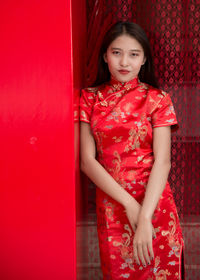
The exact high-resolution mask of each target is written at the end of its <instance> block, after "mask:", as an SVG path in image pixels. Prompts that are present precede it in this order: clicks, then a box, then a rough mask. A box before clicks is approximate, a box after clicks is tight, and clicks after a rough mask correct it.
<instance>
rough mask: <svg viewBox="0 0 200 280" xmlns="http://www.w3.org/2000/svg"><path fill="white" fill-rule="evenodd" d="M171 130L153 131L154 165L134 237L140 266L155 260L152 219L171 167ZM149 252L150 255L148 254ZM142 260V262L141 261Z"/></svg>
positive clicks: (135, 254) (158, 129) (136, 256)
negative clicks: (152, 259)
mask: <svg viewBox="0 0 200 280" xmlns="http://www.w3.org/2000/svg"><path fill="white" fill-rule="evenodd" d="M170 151H171V128H170V126H166V127H156V128H154V129H153V153H154V159H155V160H154V164H153V167H152V170H151V174H150V176H149V180H148V184H147V189H146V193H145V198H144V200H143V204H142V207H141V211H140V214H139V217H138V227H137V230H136V233H135V237H134V242H133V244H134V249H135V250H134V257H135V259H136V262H137V263H138V264H139V263H140V260H141V262H142V264H143V265H146V262H147V263H150V258H153V248H152V235H151V227H150V225H151V219H152V216H153V213H154V210H155V208H156V206H157V204H158V201H159V199H160V196H161V194H162V192H163V190H164V188H165V185H166V181H167V178H168V174H169V171H170V167H171V163H170V162H171V160H170V154H171V153H170ZM148 251H149V253H148ZM139 259H140V260H139Z"/></svg>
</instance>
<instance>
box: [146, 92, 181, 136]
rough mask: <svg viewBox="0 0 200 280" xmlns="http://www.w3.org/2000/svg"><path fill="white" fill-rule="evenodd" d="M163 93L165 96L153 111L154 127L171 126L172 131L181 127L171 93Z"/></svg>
mask: <svg viewBox="0 0 200 280" xmlns="http://www.w3.org/2000/svg"><path fill="white" fill-rule="evenodd" d="M162 93H163V94H164V95H163V97H162V98H161V99H160V101H159V102H158V103H157V106H156V108H155V110H153V112H152V116H151V120H152V127H153V128H155V127H160V126H171V128H172V132H174V131H176V130H177V129H178V128H179V125H178V122H177V118H176V113H175V110H174V106H173V103H172V101H171V98H170V96H169V94H167V93H164V92H162Z"/></svg>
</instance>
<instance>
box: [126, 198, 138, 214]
mask: <svg viewBox="0 0 200 280" xmlns="http://www.w3.org/2000/svg"><path fill="white" fill-rule="evenodd" d="M123 206H124V208H125V209H127V208H128V207H133V208H135V212H136V211H138V212H139V210H140V207H141V205H140V204H139V203H138V202H137V201H136V200H135V199H134V198H133V197H132V196H130V197H128V198H127V199H126V200H125V201H124V202H123Z"/></svg>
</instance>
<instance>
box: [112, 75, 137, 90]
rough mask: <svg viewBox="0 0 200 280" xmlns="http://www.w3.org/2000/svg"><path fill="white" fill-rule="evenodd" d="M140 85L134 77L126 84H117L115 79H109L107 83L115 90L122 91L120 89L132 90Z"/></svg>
mask: <svg viewBox="0 0 200 280" xmlns="http://www.w3.org/2000/svg"><path fill="white" fill-rule="evenodd" d="M139 83H140V81H139V78H138V77H136V78H134V79H132V80H130V81H128V82H124V83H123V82H119V81H117V80H116V79H115V78H113V77H111V79H110V81H109V85H111V86H112V87H114V88H115V90H122V89H126V90H129V89H133V88H135V87H136V86H137V85H138V84H139Z"/></svg>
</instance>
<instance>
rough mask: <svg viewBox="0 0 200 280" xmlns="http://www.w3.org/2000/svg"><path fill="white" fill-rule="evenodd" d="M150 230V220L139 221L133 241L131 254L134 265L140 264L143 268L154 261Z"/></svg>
mask: <svg viewBox="0 0 200 280" xmlns="http://www.w3.org/2000/svg"><path fill="white" fill-rule="evenodd" d="M152 230H154V229H153V226H152V223H151V219H139V221H138V224H137V229H136V231H135V236H134V239H133V252H134V259H135V261H136V263H137V264H138V265H140V262H141V263H142V264H143V266H144V267H145V266H146V265H147V264H148V265H149V264H150V262H151V260H153V259H154V253H153V244H152ZM154 237H155V235H154Z"/></svg>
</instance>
